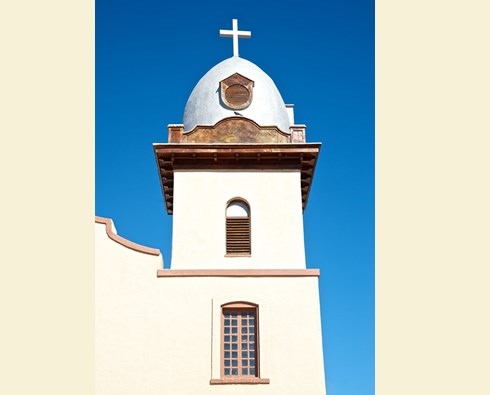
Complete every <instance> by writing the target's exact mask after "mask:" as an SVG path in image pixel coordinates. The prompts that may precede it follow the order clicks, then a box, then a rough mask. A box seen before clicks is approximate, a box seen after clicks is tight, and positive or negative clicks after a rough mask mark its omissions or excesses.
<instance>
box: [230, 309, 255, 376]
mask: <svg viewBox="0 0 490 395" xmlns="http://www.w3.org/2000/svg"><path fill="white" fill-rule="evenodd" d="M230 318H231V319H230ZM222 322H223V333H224V334H226V335H223V336H222V339H223V354H222V355H223V374H224V376H228V377H255V376H256V358H257V357H256V352H255V351H254V350H255V349H256V344H255V342H256V338H255V335H254V334H255V333H256V327H255V309H244V308H241V309H228V310H226V311H225V310H223V320H222ZM230 333H233V336H229V334H230ZM236 334H239V336H237V335H236ZM230 350H232V352H231V355H230ZM230 366H231V369H230Z"/></svg>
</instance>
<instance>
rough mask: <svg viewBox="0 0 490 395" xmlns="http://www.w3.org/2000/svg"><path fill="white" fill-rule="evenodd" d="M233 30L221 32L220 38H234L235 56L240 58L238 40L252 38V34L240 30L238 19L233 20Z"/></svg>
mask: <svg viewBox="0 0 490 395" xmlns="http://www.w3.org/2000/svg"><path fill="white" fill-rule="evenodd" d="M232 25H233V30H220V31H219V35H220V37H233V56H238V39H239V38H250V37H251V36H252V32H245V31H240V30H238V19H233V23H232Z"/></svg>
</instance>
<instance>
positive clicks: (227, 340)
mask: <svg viewBox="0 0 490 395" xmlns="http://www.w3.org/2000/svg"><path fill="white" fill-rule="evenodd" d="M234 337H236V336H234ZM229 341H230V336H225V342H229Z"/></svg>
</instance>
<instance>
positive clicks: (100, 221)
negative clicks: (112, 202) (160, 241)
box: [95, 216, 161, 256]
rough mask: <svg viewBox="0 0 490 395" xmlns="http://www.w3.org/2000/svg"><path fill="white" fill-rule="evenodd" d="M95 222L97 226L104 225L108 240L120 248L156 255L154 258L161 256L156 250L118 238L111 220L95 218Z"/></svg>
mask: <svg viewBox="0 0 490 395" xmlns="http://www.w3.org/2000/svg"><path fill="white" fill-rule="evenodd" d="M95 222H96V223H98V224H105V228H106V233H107V236H109V238H110V239H111V240H114V241H115V242H116V243H119V244H121V245H122V246H124V247H127V248H129V249H131V250H134V251H137V252H142V253H144V254H149V255H156V256H159V255H161V252H160V250H159V249H158V248H151V247H146V246H143V245H141V244H137V243H133V242H132V241H129V240H128V239H125V238H124V237H121V236H119V235H118V234H117V232H116V229H115V227H114V223H113V222H112V219H110V218H104V217H98V216H95Z"/></svg>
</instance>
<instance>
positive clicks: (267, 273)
mask: <svg viewBox="0 0 490 395" xmlns="http://www.w3.org/2000/svg"><path fill="white" fill-rule="evenodd" d="M319 276H320V269H207V270H204V269H194V270H192V269H188V270H172V269H160V270H158V271H157V277H319Z"/></svg>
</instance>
